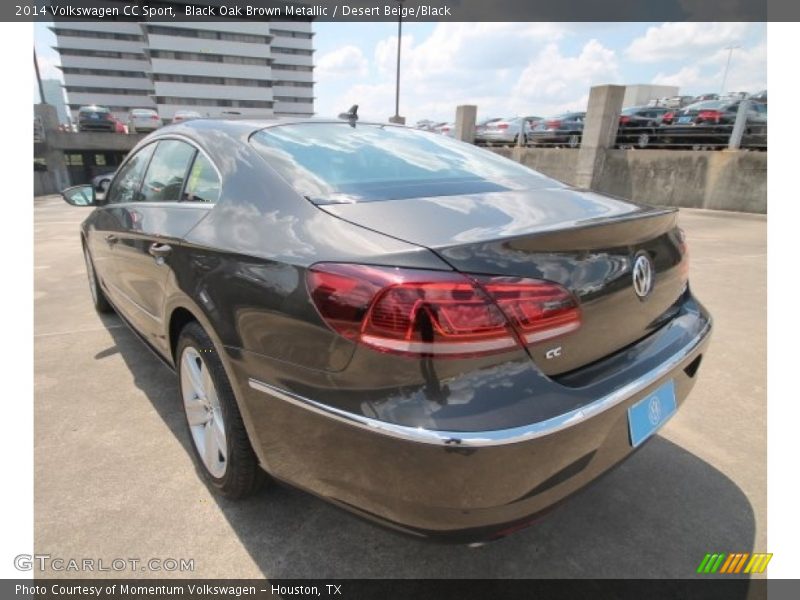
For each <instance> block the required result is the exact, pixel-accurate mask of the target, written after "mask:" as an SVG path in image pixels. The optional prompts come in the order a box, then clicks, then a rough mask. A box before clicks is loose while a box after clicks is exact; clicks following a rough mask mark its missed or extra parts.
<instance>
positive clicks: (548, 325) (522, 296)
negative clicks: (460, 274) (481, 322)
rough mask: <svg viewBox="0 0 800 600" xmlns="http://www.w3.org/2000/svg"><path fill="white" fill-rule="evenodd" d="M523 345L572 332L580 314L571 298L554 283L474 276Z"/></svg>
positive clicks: (575, 327) (577, 324) (573, 299)
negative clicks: (509, 323) (519, 337)
mask: <svg viewBox="0 0 800 600" xmlns="http://www.w3.org/2000/svg"><path fill="white" fill-rule="evenodd" d="M475 281H477V282H478V283H479V284H480V286H481V287H482V288H483V289H484V290H486V292H487V293H488V294H489V296H490V297H491V298H492V300H494V302H495V303H496V304H497V306H498V307H499V308H500V310H501V311H503V314H504V315H505V316H506V318H508V320H509V321H510V322H511V325H512V326H513V327H514V329H515V330H516V332H517V333H518V334H519V335H520V336H521V337H522V339H523V341H524V342H525V343H526V344H535V343H537V342H542V341H544V340H549V339H550V338H554V337H558V336H560V335H564V334H567V333H570V332H572V331H575V330H576V329H578V327H580V325H581V314H580V309H579V308H578V303H577V302H576V301H575V298H574V296H573V295H572V294H570V293H569V292H568V291H567V290H566V289H564V288H563V287H561V286H560V285H558V284H556V283H552V282H549V281H540V280H537V279H520V278H514V277H477V276H476V277H475Z"/></svg>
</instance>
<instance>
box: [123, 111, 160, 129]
mask: <svg viewBox="0 0 800 600" xmlns="http://www.w3.org/2000/svg"><path fill="white" fill-rule="evenodd" d="M163 124H164V122H163V121H162V120H161V117H159V116H158V113H157V112H156V111H154V110H153V109H152V108H134V109H133V110H132V111H131V113H130V117H128V131H130V132H131V133H148V132H150V131H155V130H156V129H158V128H159V127H161V126H162V125H163Z"/></svg>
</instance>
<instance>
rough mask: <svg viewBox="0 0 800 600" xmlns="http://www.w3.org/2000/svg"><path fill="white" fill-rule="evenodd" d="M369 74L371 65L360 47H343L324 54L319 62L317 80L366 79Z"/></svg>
mask: <svg viewBox="0 0 800 600" xmlns="http://www.w3.org/2000/svg"><path fill="white" fill-rule="evenodd" d="M368 72H369V64H368V63H367V59H366V57H365V56H364V53H363V52H361V48H359V47H358V46H352V45H348V46H342V47H341V48H337V49H336V50H332V51H331V52H328V53H327V54H324V55H323V56H321V57H320V59H319V60H318V61H317V68H316V75H317V79H318V80H320V81H322V80H325V79H333V78H335V77H365V76H366V75H367V73H368Z"/></svg>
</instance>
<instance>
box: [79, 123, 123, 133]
mask: <svg viewBox="0 0 800 600" xmlns="http://www.w3.org/2000/svg"><path fill="white" fill-rule="evenodd" d="M78 129H79V130H80V131H110V132H112V133H113V132H114V131H115V130H116V125H115V124H114V123H112V122H108V121H80V122H78Z"/></svg>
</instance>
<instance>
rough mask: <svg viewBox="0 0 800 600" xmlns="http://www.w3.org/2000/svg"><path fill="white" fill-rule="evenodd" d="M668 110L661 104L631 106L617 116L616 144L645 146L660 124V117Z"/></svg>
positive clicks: (648, 143)
mask: <svg viewBox="0 0 800 600" xmlns="http://www.w3.org/2000/svg"><path fill="white" fill-rule="evenodd" d="M668 112H669V109H668V108H666V107H663V106H631V107H629V108H625V109H623V110H622V112H621V113H620V116H619V128H618V130H617V144H620V145H623V146H635V147H637V148H647V146H649V145H650V142H651V141H652V140H653V137H654V136H655V132H656V129H657V128H658V126H659V125H660V124H661V118H662V117H663V116H664V115H665V114H666V113H668Z"/></svg>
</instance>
